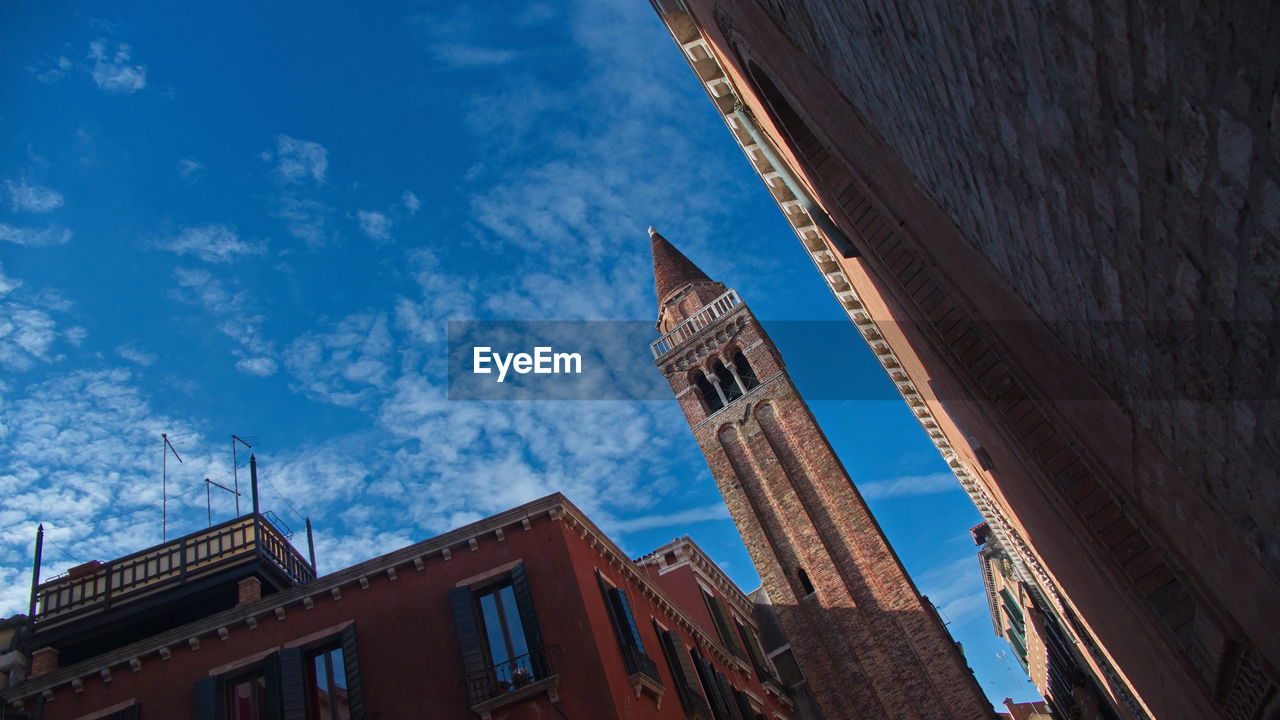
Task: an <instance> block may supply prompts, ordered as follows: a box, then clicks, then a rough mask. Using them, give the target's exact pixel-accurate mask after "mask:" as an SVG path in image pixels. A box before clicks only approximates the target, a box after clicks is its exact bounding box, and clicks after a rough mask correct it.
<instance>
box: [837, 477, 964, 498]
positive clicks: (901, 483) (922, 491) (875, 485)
mask: <svg viewBox="0 0 1280 720" xmlns="http://www.w3.org/2000/svg"><path fill="white" fill-rule="evenodd" d="M856 484H857V486H858V490H859V491H861V492H862V496H863V497H865V498H867V499H868V500H881V499H884V498H894V497H913V496H916V495H933V494H935V493H944V492H950V491H952V490H959V489H960V483H959V481H957V480H956V478H955V476H954V475H952V474H951V473H944V472H940V473H931V474H929V475H904V476H903V477H898V478H893V479H892V480H877V481H876V482H869V483H856Z"/></svg>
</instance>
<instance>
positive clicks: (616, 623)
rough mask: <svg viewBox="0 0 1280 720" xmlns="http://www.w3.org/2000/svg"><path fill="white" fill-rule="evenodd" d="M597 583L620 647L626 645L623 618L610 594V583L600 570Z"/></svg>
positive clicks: (597, 574)
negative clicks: (619, 614) (605, 579)
mask: <svg viewBox="0 0 1280 720" xmlns="http://www.w3.org/2000/svg"><path fill="white" fill-rule="evenodd" d="M596 583H597V584H598V585H599V586H600V597H601V598H602V599H603V600H604V609H605V612H607V613H608V614H609V624H610V625H612V626H613V636H614V637H616V638H617V639H618V645H619V646H620V647H626V645H627V638H626V636H625V635H624V634H623V630H622V623H621V619H620V618H619V617H618V611H617V610H616V609H615V608H614V606H613V598H612V597H610V596H609V590H610V588H609V585H608V584H607V583H605V581H604V576H603V575H601V574H600V571H599V570H597V571H596Z"/></svg>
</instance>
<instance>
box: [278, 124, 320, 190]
mask: <svg viewBox="0 0 1280 720" xmlns="http://www.w3.org/2000/svg"><path fill="white" fill-rule="evenodd" d="M267 156H268V157H269V156H270V154H269V153H268V154H267ZM275 160H276V167H275V173H276V177H277V178H278V179H280V180H281V181H282V182H284V183H286V184H294V183H300V182H304V181H306V180H311V181H312V182H314V183H316V184H317V185H318V184H320V183H323V182H324V176H325V172H326V171H327V170H328V168H329V151H328V150H326V149H325V147H324V146H323V145H321V144H320V143H318V142H313V141H311V140H300V139H298V138H294V137H289V136H288V135H277V136H276V152H275Z"/></svg>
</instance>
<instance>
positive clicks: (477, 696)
mask: <svg viewBox="0 0 1280 720" xmlns="http://www.w3.org/2000/svg"><path fill="white" fill-rule="evenodd" d="M553 674H555V673H554V671H552V669H551V664H550V662H549V658H548V656H547V653H546V651H545V650H544V649H543V648H537V649H535V650H530V651H529V652H527V653H525V654H524V655H520V656H518V657H514V658H512V659H510V660H508V661H507V662H503V663H498V664H497V665H494V666H493V667H491V668H489V669H488V670H485V671H484V672H480V673H475V674H473V675H471V676H470V677H468V678H467V693H468V694H469V695H470V696H471V704H472V705H478V704H480V703H483V702H485V701H487V700H491V699H493V698H495V697H497V696H499V695H502V694H504V693H508V692H513V691H515V690H519V689H520V688H522V687H525V686H526V685H531V684H533V683H535V682H537V681H539V680H542V679H545V678H548V677H551V676H552V675H553Z"/></svg>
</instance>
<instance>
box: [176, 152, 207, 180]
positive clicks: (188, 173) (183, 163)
mask: <svg viewBox="0 0 1280 720" xmlns="http://www.w3.org/2000/svg"><path fill="white" fill-rule="evenodd" d="M203 172H204V163H202V162H200V161H199V160H196V159H195V158H190V157H185V158H182V159H181V160H179V161H178V177H180V178H182V179H183V180H185V181H186V182H189V183H194V182H196V181H197V180H199V179H200V175H201V173H203Z"/></svg>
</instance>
